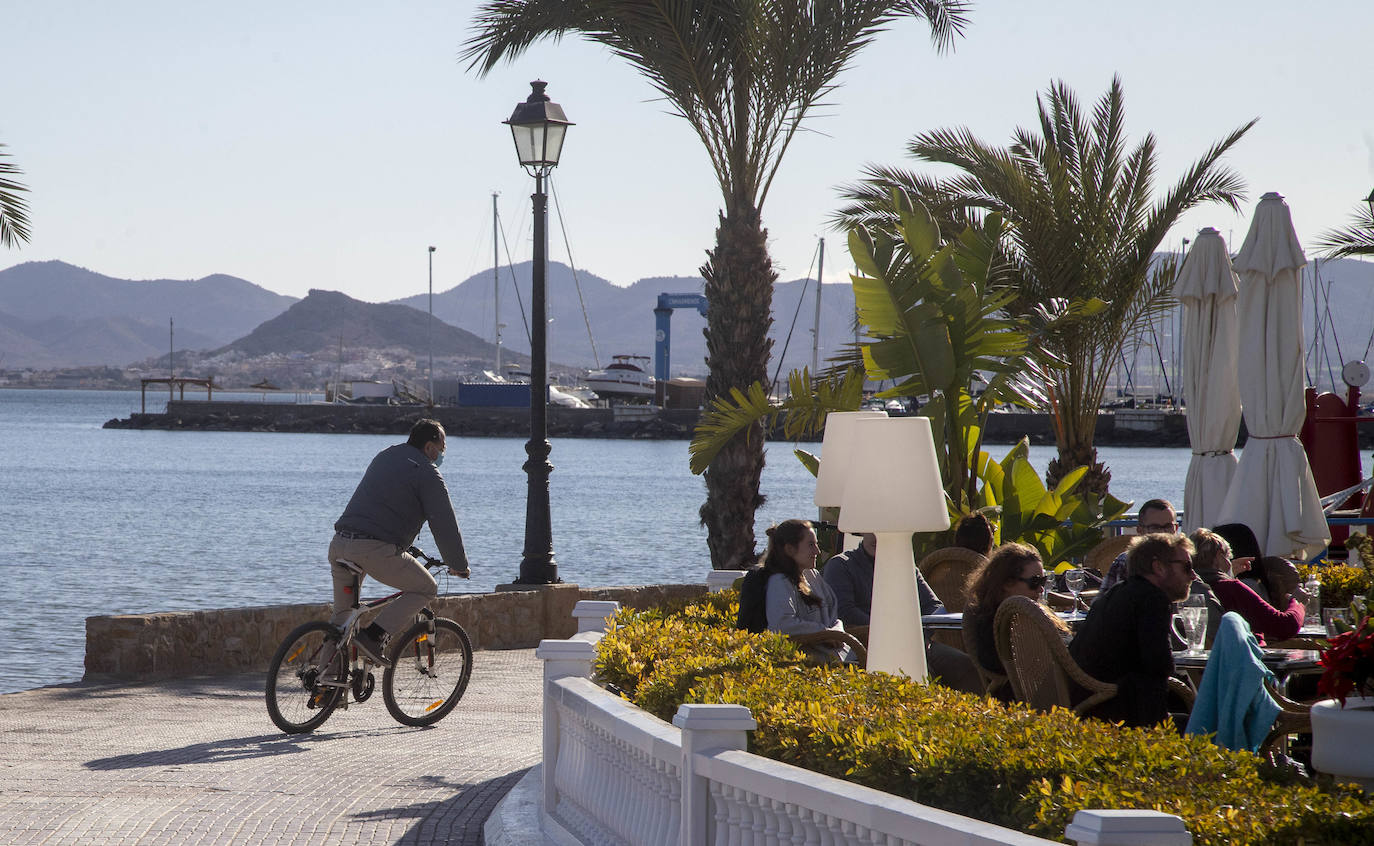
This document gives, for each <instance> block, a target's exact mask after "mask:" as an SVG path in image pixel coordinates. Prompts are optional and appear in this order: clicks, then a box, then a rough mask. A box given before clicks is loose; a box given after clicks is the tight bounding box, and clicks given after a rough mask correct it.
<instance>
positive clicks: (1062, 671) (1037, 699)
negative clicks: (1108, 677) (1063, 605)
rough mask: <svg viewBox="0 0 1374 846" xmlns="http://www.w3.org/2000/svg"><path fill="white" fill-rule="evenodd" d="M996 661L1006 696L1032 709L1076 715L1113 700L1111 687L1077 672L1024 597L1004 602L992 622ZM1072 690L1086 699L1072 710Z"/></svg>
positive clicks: (1059, 637)
mask: <svg viewBox="0 0 1374 846" xmlns="http://www.w3.org/2000/svg"><path fill="white" fill-rule="evenodd" d="M993 631H994V632H995V633H996V637H997V657H999V658H1001V659H1002V666H1003V667H1005V668H1006V670H1007V680H1008V682H1010V684H1011V691H1012V694H1013V695H1014V696H1015V697H1016V698H1017V699H1018V700H1019V701H1021V702H1025V703H1026V704H1027V705H1030V706H1031V707H1033V708H1038V709H1039V710H1041V711H1048V710H1050V709H1051V708H1054V707H1056V706H1058V707H1061V708H1071V709H1073V710H1074V711H1075V712H1077V713H1079V714H1083V713H1085V712H1087V711H1088V710H1090V709H1092V708H1095V707H1097V706H1098V705H1100V704H1102V703H1103V702H1106V701H1107V700H1108V699H1111V698H1112V697H1114V696H1116V685H1114V684H1110V683H1108V682H1103V681H1098V680H1097V679H1095V678H1093V677H1092V676H1090V675H1088V674H1087V673H1085V672H1084V671H1083V669H1082V668H1081V667H1079V666H1078V662H1076V661H1074V660H1073V656H1071V655H1070V654H1069V648H1068V647H1067V646H1065V645H1064V635H1063V632H1061V631H1060V629H1059V627H1058V626H1056V625H1055V624H1054V621H1053V620H1051V619H1050V616H1049V612H1048V611H1046V610H1045V609H1044V608H1042V607H1041V606H1040V605H1039V604H1038V603H1036V602H1035V601H1034V600H1031V599H1029V598H1028V597H1024V596H1012V597H1008V598H1007V599H1006V600H1004V601H1003V602H1002V604H1001V605H1000V606H999V607H998V608H997V617H996V619H995V621H994V622H993ZM1075 688H1080V689H1082V690H1084V691H1086V692H1087V694H1088V696H1087V697H1086V698H1084V699H1083V700H1082V701H1081V702H1079V703H1078V704H1077V705H1075V704H1074V702H1073V699H1074V693H1075Z"/></svg>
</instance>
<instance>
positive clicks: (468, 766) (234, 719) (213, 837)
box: [0, 649, 543, 846]
mask: <svg viewBox="0 0 1374 846" xmlns="http://www.w3.org/2000/svg"><path fill="white" fill-rule="evenodd" d="M542 673H543V668H542V666H541V662H539V661H538V660H537V659H535V657H534V650H532V649H512V650H485V651H478V652H476V653H474V667H473V675H472V682H471V683H470V685H469V686H468V690H467V693H466V694H465V695H464V697H463V700H462V701H461V702H460V703H459V704H458V707H457V708H456V709H455V710H454V711H453V713H452V714H450V715H448V716H447V717H445V718H444V719H443V720H442V721H440V722H439V723H438V724H437V725H435V726H432V727H430V728H409V727H407V726H402V725H400V724H398V723H396V722H395V721H394V720H392V719H391V715H390V714H388V713H387V711H386V706H385V705H384V704H383V703H382V697H381V693H380V691H378V693H377V695H376V696H374V697H373V698H371V699H369V700H368V701H367V702H365V703H362V704H354V705H351V706H350V707H349V708H348V709H347V710H343V709H340V710H338V711H335V712H334V714H333V715H332V716H331V717H330V718H329V721H328V722H326V723H325V724H324V725H323V726H321V727H320V728H319V729H316V730H315V732H314V733H313V734H309V735H295V736H288V735H284V734H282V733H281V732H279V731H278V730H277V728H276V726H274V725H272V722H271V720H270V719H269V718H268V716H267V709H266V706H265V705H264V702H263V685H264V677H263V675H262V674H261V673H250V674H242V675H234V676H219V677H213V678H192V679H180V680H174V681H164V682H157V683H149V684H93V683H78V684H70V685H58V686H54V687H46V688H40V689H38V690H30V691H24V692H22V693H11V694H4V695H0V844H29V843H34V844H39V843H41V844H43V846H64V844H73V846H75V844H81V846H89V844H111V845H112V846H122V844H130V846H160V844H187V846H210V845H211V844H254V846H258V844H281V846H295V844H311V846H316V844H320V843H329V844H344V845H345V846H346V845H347V844H384V843H385V844H407V846H428V844H452V846H459V845H460V844H461V846H480V844H481V842H482V833H481V832H482V824H483V822H484V821H485V820H486V818H487V816H488V815H490V813H491V810H492V808H494V807H495V805H496V803H497V802H498V801H499V800H500V799H501V797H502V796H504V795H505V793H506V791H507V790H509V789H510V788H511V787H512V786H513V785H514V784H515V782H516V781H518V780H519V778H520V777H521V776H522V775H523V774H524V772H525V771H526V770H527V769H528V768H529V767H530V766H532V765H534V764H535V763H537V762H538V761H539V757H540V711H539V688H540V682H541V678H542Z"/></svg>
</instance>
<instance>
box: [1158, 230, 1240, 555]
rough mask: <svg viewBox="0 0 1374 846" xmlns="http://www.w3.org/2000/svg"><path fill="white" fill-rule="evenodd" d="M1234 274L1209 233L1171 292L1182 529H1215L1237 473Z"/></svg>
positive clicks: (1217, 239) (1201, 236)
mask: <svg viewBox="0 0 1374 846" xmlns="http://www.w3.org/2000/svg"><path fill="white" fill-rule="evenodd" d="M1236 289H1237V280H1236V274H1235V271H1234V270H1232V269H1231V256H1230V255H1229V254H1228V253H1227V251H1226V242H1225V241H1224V240H1222V237H1221V235H1220V234H1218V232H1217V231H1216V230H1215V229H1213V228H1211V227H1208V228H1206V229H1203V230H1202V231H1200V232H1199V233H1198V235H1197V240H1195V241H1194V242H1193V248H1192V249H1191V250H1189V251H1188V256H1187V258H1185V259H1184V261H1183V269H1182V270H1181V271H1180V273H1179V277H1178V283H1177V284H1176V285H1175V286H1174V296H1176V297H1178V300H1179V302H1180V303H1181V304H1182V306H1183V395H1184V396H1185V397H1187V400H1188V442H1189V443H1190V444H1192V447H1193V458H1192V460H1191V461H1190V462H1189V463H1188V478H1187V480H1186V482H1185V483H1184V488H1183V514H1184V530H1185V531H1189V532H1191V531H1192V530H1193V529H1196V528H1198V527H1199V526H1216V525H1219V524H1220V521H1219V520H1218V517H1219V516H1220V515H1221V506H1222V502H1223V501H1224V500H1225V499H1226V492H1227V490H1228V489H1229V488H1230V486H1231V478H1232V477H1233V476H1234V475H1235V472H1236V455H1235V453H1234V452H1233V451H1232V449H1233V448H1234V447H1235V445H1236V435H1237V434H1238V433H1239V432H1240V385H1239V384H1238V383H1237V381H1236V380H1237V378H1238V377H1237V373H1236V357H1237V346H1236V344H1237V337H1236Z"/></svg>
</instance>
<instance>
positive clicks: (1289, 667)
mask: <svg viewBox="0 0 1374 846" xmlns="http://www.w3.org/2000/svg"><path fill="white" fill-rule="evenodd" d="M1261 651H1262V652H1263V653H1264V654H1263V656H1262V660H1263V661H1264V666H1266V667H1268V668H1269V669H1270V670H1272V671H1273V672H1274V675H1275V676H1276V677H1277V678H1278V680H1279V690H1280V692H1281V693H1283V695H1284V696H1288V689H1289V684H1290V683H1291V682H1292V680H1293V678H1294V677H1296V676H1306V675H1320V674H1321V671H1322V666H1321V664H1320V663H1319V662H1320V659H1321V653H1320V652H1319V651H1317V650H1315V649H1286V648H1277V647H1267V648H1265V649H1263V650H1261ZM1211 654H1212V653H1211V650H1207V649H1204V650H1202V651H1201V652H1198V653H1196V654H1190V653H1188V652H1186V651H1185V652H1175V653H1174V667H1175V669H1178V670H1182V671H1184V672H1186V673H1188V677H1189V678H1190V679H1192V680H1193V683H1194V684H1193V686H1194V687H1196V686H1197V682H1198V681H1200V680H1201V679H1202V671H1203V669H1204V668H1206V666H1207V659H1208V657H1210V656H1211Z"/></svg>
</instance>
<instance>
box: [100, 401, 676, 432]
mask: <svg viewBox="0 0 1374 846" xmlns="http://www.w3.org/2000/svg"><path fill="white" fill-rule="evenodd" d="M698 416H699V412H698V411H696V410H695V409H661V410H657V411H656V410H654V409H651V408H649V407H647V406H631V407H627V408H623V409H622V408H563V407H561V406H550V407H549V409H548V433H549V436H550V437H555V438H642V439H646V440H647V439H662V440H673V439H687V438H690V437H691V436H692V428H693V427H694V426H696V422H697V417H698ZM421 417H433V418H435V419H437V420H438V421H439V422H441V423H443V424H444V429H445V430H446V431H447V432H448V433H449V434H450V435H456V436H459V437H512V436H517V437H527V436H528V435H529V430H530V411H529V409H528V408H460V407H451V406H436V407H434V408H427V407H425V406H415V405H331V404H326V403H319V404H314V405H295V404H292V403H255V402H210V401H206V400H173V401H171V402H169V403H167V410H166V411H165V412H163V413H160V414H139V413H135V414H131V415H129V417H128V418H125V419H118V418H117V419H114V420H109V421H106V423H105V425H104V428H106V429H173V430H175V429H192V430H197V431H209V432H310V433H316V434H329V433H347V434H368V435H404V434H405V433H406V432H409V431H410V426H411V424H413V423H414V422H415V421H416V420H418V419H420V418H421Z"/></svg>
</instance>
